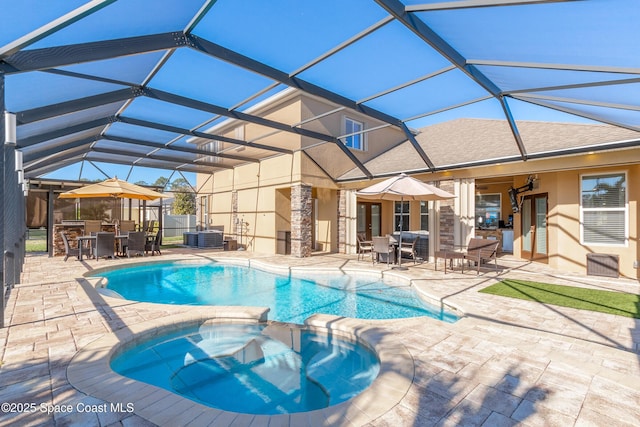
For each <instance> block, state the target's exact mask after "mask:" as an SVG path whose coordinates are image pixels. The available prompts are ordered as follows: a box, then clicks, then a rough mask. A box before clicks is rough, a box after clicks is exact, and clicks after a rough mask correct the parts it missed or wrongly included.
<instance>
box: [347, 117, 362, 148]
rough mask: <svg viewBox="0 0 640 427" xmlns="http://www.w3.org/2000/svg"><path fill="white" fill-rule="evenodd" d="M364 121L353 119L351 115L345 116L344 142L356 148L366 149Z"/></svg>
mask: <svg viewBox="0 0 640 427" xmlns="http://www.w3.org/2000/svg"><path fill="white" fill-rule="evenodd" d="M363 130H364V123H362V122H359V121H357V120H353V119H351V118H349V117H345V118H344V135H345V136H344V144H345V145H346V146H347V147H349V148H353V149H354V150H363V151H364V150H366V141H365V134H364V133H362V131H363Z"/></svg>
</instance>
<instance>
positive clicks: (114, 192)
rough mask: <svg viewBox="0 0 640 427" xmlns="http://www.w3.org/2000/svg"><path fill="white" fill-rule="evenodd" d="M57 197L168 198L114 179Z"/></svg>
mask: <svg viewBox="0 0 640 427" xmlns="http://www.w3.org/2000/svg"><path fill="white" fill-rule="evenodd" d="M59 197H60V198H61V199H88V198H98V197H113V198H114V199H118V198H119V199H138V200H156V199H159V198H163V197H170V196H167V195H165V194H162V193H158V192H157V191H153V190H149V189H148V188H144V187H141V186H139V185H136V184H131V183H130V182H127V181H123V180H120V179H118V178H117V177H115V178H110V179H107V180H105V181H102V182H97V183H95V184H90V185H87V186H84V187H80V188H76V189H75V190H70V191H67V192H64V193H61V194H60V196H59Z"/></svg>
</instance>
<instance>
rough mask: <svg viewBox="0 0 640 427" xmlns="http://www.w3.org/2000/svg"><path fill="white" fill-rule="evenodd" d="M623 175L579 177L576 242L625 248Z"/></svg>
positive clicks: (624, 187) (625, 209) (627, 236)
mask: <svg viewBox="0 0 640 427" xmlns="http://www.w3.org/2000/svg"><path fill="white" fill-rule="evenodd" d="M628 218H629V211H628V202H627V174H626V172H620V173H608V174H599V175H582V176H581V177H580V234H581V238H580V241H581V242H582V243H583V244H586V245H605V246H626V245H627V242H628V238H629V231H628V230H629V226H628V223H629V219H628Z"/></svg>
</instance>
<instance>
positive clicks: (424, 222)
mask: <svg viewBox="0 0 640 427" xmlns="http://www.w3.org/2000/svg"><path fill="white" fill-rule="evenodd" d="M420 230H424V231H429V202H425V201H421V202H420Z"/></svg>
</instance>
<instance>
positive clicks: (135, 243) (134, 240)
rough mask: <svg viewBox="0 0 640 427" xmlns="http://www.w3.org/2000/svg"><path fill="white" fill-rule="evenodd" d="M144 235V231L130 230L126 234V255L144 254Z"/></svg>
mask: <svg viewBox="0 0 640 427" xmlns="http://www.w3.org/2000/svg"><path fill="white" fill-rule="evenodd" d="M146 242H147V239H146V235H145V232H144V231H130V232H129V233H128V234H127V257H128V258H131V255H142V256H144V255H145V249H146V248H145V246H146Z"/></svg>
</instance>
